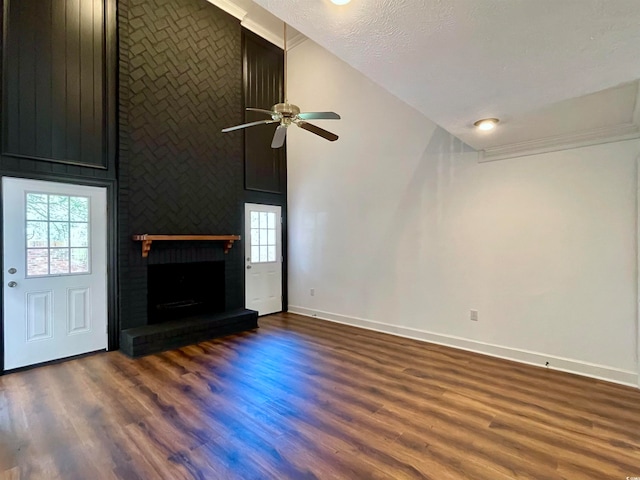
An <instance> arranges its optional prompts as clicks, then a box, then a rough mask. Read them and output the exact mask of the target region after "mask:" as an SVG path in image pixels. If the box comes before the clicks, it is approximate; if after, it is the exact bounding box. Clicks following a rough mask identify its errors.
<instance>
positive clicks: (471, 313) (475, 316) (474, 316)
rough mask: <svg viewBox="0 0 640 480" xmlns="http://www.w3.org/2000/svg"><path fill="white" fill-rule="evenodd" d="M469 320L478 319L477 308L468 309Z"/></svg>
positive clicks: (474, 320)
mask: <svg viewBox="0 0 640 480" xmlns="http://www.w3.org/2000/svg"><path fill="white" fill-rule="evenodd" d="M469 320H471V321H472V322H477V321H478V310H470V311H469Z"/></svg>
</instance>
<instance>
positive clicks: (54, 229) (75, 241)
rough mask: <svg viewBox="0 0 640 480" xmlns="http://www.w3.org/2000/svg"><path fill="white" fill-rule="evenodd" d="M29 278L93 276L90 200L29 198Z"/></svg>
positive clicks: (46, 196)
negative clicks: (91, 265) (90, 245)
mask: <svg viewBox="0 0 640 480" xmlns="http://www.w3.org/2000/svg"><path fill="white" fill-rule="evenodd" d="M25 205H26V230H25V231H26V238H25V241H26V247H27V248H26V252H27V258H26V264H27V269H26V271H27V277H41V276H46V275H77V274H83V273H90V265H89V258H90V252H89V232H90V224H89V218H90V217H89V210H90V203H89V198H88V197H80V196H78V197H76V196H67V195H51V194H48V193H36V192H30V193H27V194H26V202H25Z"/></svg>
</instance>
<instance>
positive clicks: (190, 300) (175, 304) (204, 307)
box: [147, 262, 225, 324]
mask: <svg viewBox="0 0 640 480" xmlns="http://www.w3.org/2000/svg"><path fill="white" fill-rule="evenodd" d="M224 298H225V284H224V262H191V263H167V264H160V265H149V266H148V267H147V300H148V303H147V319H148V323H149V324H156V323H162V322H168V321H170V320H178V319H181V318H186V317H193V316H196V315H206V314H214V313H219V312H224V310H225V301H224Z"/></svg>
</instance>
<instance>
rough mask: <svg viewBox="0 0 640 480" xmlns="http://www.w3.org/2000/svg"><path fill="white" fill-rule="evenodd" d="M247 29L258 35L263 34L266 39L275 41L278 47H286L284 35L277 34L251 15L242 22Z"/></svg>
mask: <svg viewBox="0 0 640 480" xmlns="http://www.w3.org/2000/svg"><path fill="white" fill-rule="evenodd" d="M240 25H242V26H243V27H244V28H246V29H247V30H251V31H252V32H253V33H255V34H256V35H259V36H261V37H262V38H264V39H265V40H267V41H269V42H271V43H273V44H274V45H275V46H276V47H278V48H283V47H284V42H283V41H282V35H279V34H275V33H273V32H272V31H271V30H269V29H267V28H265V27H263V26H262V25H260V24H259V23H257V22H256V21H254V20H252V19H251V18H250V16H247V17H244V19H243V20H242V21H241V22H240Z"/></svg>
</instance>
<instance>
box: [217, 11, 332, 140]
mask: <svg viewBox="0 0 640 480" xmlns="http://www.w3.org/2000/svg"><path fill="white" fill-rule="evenodd" d="M284 91H285V100H284V103H276V104H275V105H274V106H273V107H271V110H265V109H262V108H251V107H250V108H247V110H248V111H251V112H258V113H264V114H265V115H269V116H271V119H270V120H258V121H257V122H250V123H244V124H242V125H236V126H234V127H228V128H224V129H223V130H222V131H223V132H225V133H226V132H233V131H234V130H240V129H243V128H248V127H254V126H256V125H268V124H271V123H279V124H280V125H278V128H276V132H275V134H274V135H273V140H272V141H271V148H280V147H282V145H284V141H285V139H286V137H287V128H289V127H290V126H291V125H296V126H298V127H300V128H302V129H304V130H307V131H308V132H311V133H315V134H316V135H319V136H321V137H322V138H325V139H327V140H329V141H330V142H335V141H336V140H337V139H338V135H336V134H335V133H331V132H329V131H327V130H325V129H324V128H320V127H318V126H317V125H314V124H312V123H309V122H307V120H340V115H338V114H337V113H335V112H300V107H298V106H297V105H294V104H292V103H289V101H288V100H287V95H286V92H287V24H286V23H285V24H284Z"/></svg>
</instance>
